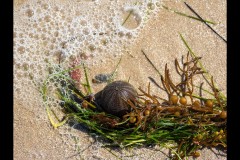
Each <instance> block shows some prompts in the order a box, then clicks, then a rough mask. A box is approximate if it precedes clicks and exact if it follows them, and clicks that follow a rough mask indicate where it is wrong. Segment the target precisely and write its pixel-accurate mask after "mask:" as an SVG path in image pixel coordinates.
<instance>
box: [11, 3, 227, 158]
mask: <svg viewBox="0 0 240 160" xmlns="http://www.w3.org/2000/svg"><path fill="white" fill-rule="evenodd" d="M18 2H20V3H18ZM163 2H164V5H165V6H168V7H169V8H174V9H176V10H178V11H181V12H184V13H187V14H189V15H193V13H192V12H191V11H190V10H189V9H187V8H186V7H185V5H184V3H183V2H181V1H178V0H176V1H166V0H165V1H163ZM186 2H187V3H188V4H190V5H191V6H192V7H193V8H194V9H195V10H196V11H197V12H198V13H199V14H200V15H201V16H202V17H205V18H206V19H209V20H212V21H214V22H217V23H218V24H217V25H215V26H213V28H214V29H215V30H216V31H218V32H219V33H220V35H222V36H223V37H225V38H226V1H224V0H214V1H208V0H202V1H196V0H195V1H193V0H188V1H186ZM14 3H15V5H17V4H18V6H21V4H22V3H24V1H22V0H21V1H20V0H19V1H14ZM179 33H182V35H183V36H184V37H185V39H186V40H187V41H188V43H189V45H190V46H191V48H192V49H193V51H194V52H195V53H196V54H197V55H198V56H201V57H203V58H202V63H203V65H204V66H205V68H206V69H207V71H209V73H211V74H212V75H213V76H214V77H215V81H216V84H218V86H219V88H220V89H221V90H223V92H224V93H225V94H226V90H227V88H226V43H225V42H223V41H222V40H221V39H220V38H219V37H217V36H216V35H215V34H214V33H213V32H212V31H210V29H209V28H207V27H206V25H204V24H203V23H201V22H199V21H196V20H193V19H190V18H187V17H183V16H180V15H177V14H175V13H173V12H170V11H167V10H165V9H161V11H160V12H159V13H158V15H157V16H156V18H154V19H151V20H150V21H149V22H148V23H147V24H146V26H145V28H144V29H143V30H142V32H141V33H140V36H139V37H138V39H137V40H136V42H135V43H134V44H133V45H132V46H131V47H130V49H129V52H128V53H125V54H124V55H123V57H122V62H121V63H120V66H119V69H118V72H117V75H116V77H115V79H116V80H127V79H128V78H129V77H131V79H130V82H131V83H132V84H133V85H134V86H135V87H136V88H137V87H139V86H143V87H144V86H146V85H147V83H148V82H149V79H148V77H149V76H151V77H153V78H154V79H156V80H157V81H159V80H160V79H159V76H158V74H157V72H156V71H155V70H154V69H153V67H152V66H151V65H150V64H149V62H148V61H147V60H146V58H145V57H144V55H143V54H142V53H141V50H142V49H143V50H144V51H145V52H146V53H147V54H148V56H149V57H150V58H151V60H152V61H153V63H154V64H155V65H156V66H157V68H158V69H159V70H160V71H162V72H163V71H164V70H163V69H164V65H165V63H168V64H169V67H170V68H171V66H173V62H174V59H175V58H178V59H180V58H181V56H182V55H186V53H187V48H186V47H185V46H184V44H183V42H182V41H181V39H180V36H179ZM117 61H118V59H111V60H109V61H107V62H106V64H104V65H103V66H101V65H98V66H93V67H92V68H90V77H93V76H94V75H96V74H98V73H110V72H111V71H112V69H113V66H115V65H116V63H117ZM171 72H172V73H173V76H174V69H173V70H171ZM173 79H174V77H173ZM105 85H106V84H94V85H93V89H94V91H95V92H96V91H98V90H100V89H101V88H103V87H104V86H105ZM152 88H153V89H152V90H153V92H154V93H158V89H157V88H156V87H154V85H152ZM16 94H17V92H15V93H14V96H17V95H16ZM34 107H36V108H38V109H32V108H31V107H27V106H26V103H25V102H23V101H14V159H16V160H28V159H29V160H30V159H31V160H32V159H49V160H50V159H56V160H57V159H59V160H61V159H118V158H116V157H115V156H114V155H113V154H111V153H110V152H109V151H107V150H106V149H104V148H100V147H99V146H100V144H99V143H101V142H99V141H97V142H95V141H94V139H93V138H92V137H91V136H89V135H88V134H87V133H86V132H84V131H78V130H76V129H71V128H70V127H69V128H70V129H69V128H68V133H71V134H69V135H64V134H63V132H64V131H65V130H64V129H62V131H59V130H61V128H60V129H59V130H58V129H57V130H56V129H53V128H52V126H51V125H50V124H49V123H48V122H47V121H41V118H39V117H45V118H46V113H45V110H44V108H42V107H41V104H35V106H34ZM41 114H42V115H41ZM82 130H84V129H82ZM71 135H75V136H76V137H79V140H78V145H76V146H80V150H79V153H78V149H77V147H76V146H71V145H72V144H74V143H73V142H72V141H73V139H72V138H71ZM68 140H69V141H71V143H70V142H69V144H68V143H67V141H68ZM96 143H97V144H96ZM88 146H89V147H88ZM113 152H114V153H115V154H116V155H117V156H118V157H121V158H122V159H149V160H150V159H166V158H165V156H164V154H162V153H161V152H156V151H153V150H151V149H146V148H142V149H135V150H130V151H119V150H114V151H113ZM216 152H218V151H216ZM75 154H76V155H75ZM131 154H133V155H135V156H134V157H127V155H131ZM67 157H69V158H67ZM199 159H206V160H207V159H209V160H210V159H211V160H213V159H216V160H217V159H226V157H225V156H221V155H217V154H214V153H213V152H212V151H211V150H209V149H205V150H203V152H202V155H201V157H200V158H199Z"/></svg>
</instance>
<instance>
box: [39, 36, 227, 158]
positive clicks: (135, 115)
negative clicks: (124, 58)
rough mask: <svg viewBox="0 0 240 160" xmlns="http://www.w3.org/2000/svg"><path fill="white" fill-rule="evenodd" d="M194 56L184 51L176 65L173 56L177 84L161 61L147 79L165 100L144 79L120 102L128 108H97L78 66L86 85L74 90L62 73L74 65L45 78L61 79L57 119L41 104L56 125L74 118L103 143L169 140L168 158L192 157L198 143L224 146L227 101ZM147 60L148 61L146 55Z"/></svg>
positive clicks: (44, 91) (73, 86) (200, 146)
mask: <svg viewBox="0 0 240 160" xmlns="http://www.w3.org/2000/svg"><path fill="white" fill-rule="evenodd" d="M181 38H182V36H181ZM183 40H184V39H183ZM184 42H185V41H184ZM190 52H191V50H190ZM143 53H144V52H143ZM144 54H145V53H144ZM145 56H146V54H145ZM146 58H148V57H147V56H146ZM200 59H201V57H196V56H190V53H188V54H187V55H186V57H185V58H183V62H182V65H180V64H181V63H179V61H178V60H177V59H175V61H174V64H175V69H176V72H177V74H178V75H179V76H180V82H179V83H174V82H173V81H172V79H171V74H170V71H169V68H168V65H167V64H166V65H165V70H164V75H162V74H161V73H160V72H158V73H159V75H160V77H161V85H160V84H158V83H157V82H156V81H155V80H154V79H153V78H151V77H149V78H150V80H151V81H152V82H153V83H154V84H156V85H157V86H158V87H159V88H160V89H161V90H164V91H165V93H166V94H167V99H166V98H163V97H161V96H158V95H154V94H152V93H151V86H150V82H149V84H148V86H147V90H146V91H145V90H144V89H142V88H141V87H139V88H138V89H139V93H138V95H137V98H136V99H134V102H133V101H130V100H126V102H127V104H128V106H129V107H130V108H131V110H130V112H128V113H127V114H125V115H123V116H122V117H117V116H115V115H111V114H109V113H106V112H102V111H98V110H97V104H96V102H95V97H94V94H93V93H92V90H91V86H90V83H89V80H88V74H87V69H86V67H85V66H84V65H82V66H80V67H82V68H83V70H84V73H85V78H86V83H81V85H82V87H81V88H80V89H79V87H77V86H76V83H74V80H73V79H72V78H71V75H68V76H67V75H66V73H70V74H71V73H73V71H74V70H75V69H76V68H72V69H69V70H67V71H62V72H59V73H58V74H55V75H52V76H49V78H51V77H57V76H59V77H61V78H62V79H64V80H62V81H61V82H60V83H61V87H59V88H57V95H58V98H59V99H60V100H61V102H60V106H61V107H62V111H63V112H64V113H65V116H64V118H63V120H62V121H60V123H55V122H54V121H53V119H52V117H51V110H50V108H49V107H48V106H47V113H48V116H49V119H50V122H51V123H52V125H53V126H54V127H55V128H57V127H59V126H61V125H63V124H64V123H65V122H67V121H68V120H69V119H74V120H75V121H77V122H78V123H81V124H84V125H86V126H87V127H88V128H89V129H90V130H91V131H92V132H95V133H97V134H99V135H101V136H102V137H103V138H105V139H107V140H109V141H110V142H111V143H110V144H109V146H119V147H121V148H124V147H129V146H139V145H140V146H144V145H146V146H148V145H160V146H165V147H167V146H169V145H167V144H169V143H171V144H172V146H171V147H169V149H171V151H172V152H173V153H174V154H175V157H174V158H173V159H182V158H184V157H186V156H194V157H198V156H200V153H199V152H198V150H199V149H201V148H203V147H217V146H218V147H221V148H223V150H226V149H227V140H226V137H227V127H226V123H227V99H226V97H224V96H223V95H222V94H220V91H219V90H218V89H217V88H216V85H215V84H214V81H213V77H211V78H210V80H207V79H206V78H205V76H204V75H205V74H206V71H204V69H203V68H202V67H199V60H200ZM148 60H149V61H150V59H149V58H148ZM150 62H151V61H150ZM151 64H152V63H151ZM152 65H153V64H152ZM77 68H79V66H78V67H77ZM155 69H156V67H155ZM156 70H157V69H156ZM197 76H203V77H204V78H205V80H206V81H207V84H209V87H210V88H211V90H210V91H207V90H205V89H203V88H202V86H200V87H197V85H196V84H195V83H194V78H195V77H197ZM63 81H64V83H63ZM46 85H47V84H44V86H43V89H42V94H43V98H44V100H46V92H47V87H46ZM195 89H199V90H200V91H201V92H206V93H208V94H210V95H211V96H212V98H205V97H203V96H202V95H201V94H200V95H196V94H195V93H196V92H194V90H195ZM54 115H55V114H54ZM55 116H56V115H55Z"/></svg>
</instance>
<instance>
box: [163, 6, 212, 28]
mask: <svg viewBox="0 0 240 160" xmlns="http://www.w3.org/2000/svg"><path fill="white" fill-rule="evenodd" d="M162 7H163V8H164V9H166V10H169V11H173V12H174V13H176V14H178V15H181V16H185V17H188V18H192V19H194V20H197V21H201V22H206V23H209V24H213V25H216V22H212V21H210V20H205V19H203V20H202V19H200V18H197V17H194V16H190V15H187V14H185V13H182V12H179V11H176V10H173V9H170V8H168V7H166V6H164V5H162Z"/></svg>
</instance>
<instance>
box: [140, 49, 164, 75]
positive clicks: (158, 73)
mask: <svg viewBox="0 0 240 160" xmlns="http://www.w3.org/2000/svg"><path fill="white" fill-rule="evenodd" d="M141 51H142V53H143V54H144V56H145V57H146V59H147V60H148V62H149V63H150V64H151V65H152V66H153V68H154V69H155V70H156V71H157V72H158V74H159V76H160V77H161V75H162V74H161V73H160V72H159V70H158V69H157V68H156V67H155V65H154V64H153V63H152V61H151V60H150V59H149V58H148V56H147V55H146V53H145V52H144V51H143V50H141Z"/></svg>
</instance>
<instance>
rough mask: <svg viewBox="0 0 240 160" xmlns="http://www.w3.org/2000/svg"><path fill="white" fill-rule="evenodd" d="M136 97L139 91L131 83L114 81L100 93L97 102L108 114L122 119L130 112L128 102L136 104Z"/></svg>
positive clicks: (96, 98)
mask: <svg viewBox="0 0 240 160" xmlns="http://www.w3.org/2000/svg"><path fill="white" fill-rule="evenodd" d="M136 97H137V91H136V90H135V89H134V87H133V86H132V85H131V84H130V83H128V82H125V81H114V82H112V83H110V84H108V85H107V86H106V87H105V88H104V89H103V90H102V91H100V92H98V93H97V94H96V95H95V100H96V103H97V104H98V105H99V106H100V107H101V108H102V109H103V110H104V111H105V112H106V113H109V114H113V115H115V116H119V117H121V116H123V115H124V114H126V113H127V112H130V109H131V108H130V106H129V105H128V103H127V100H131V101H132V102H134V100H135V99H136Z"/></svg>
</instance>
